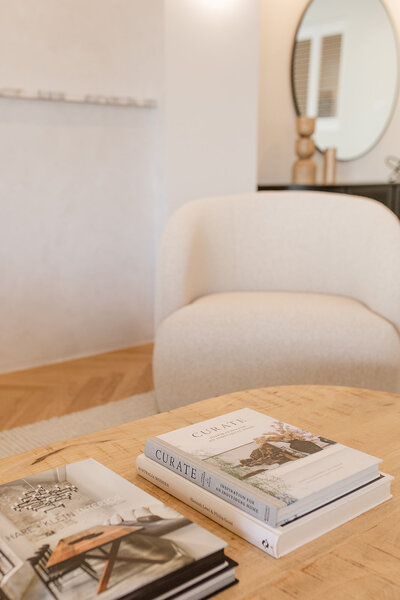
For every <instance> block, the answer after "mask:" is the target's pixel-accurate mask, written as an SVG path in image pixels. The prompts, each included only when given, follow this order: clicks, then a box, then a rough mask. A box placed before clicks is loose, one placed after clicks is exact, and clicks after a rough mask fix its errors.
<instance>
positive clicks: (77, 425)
mask: <svg viewBox="0 0 400 600" xmlns="http://www.w3.org/2000/svg"><path fill="white" fill-rule="evenodd" d="M157 412H158V409H157V406H156V400H155V393H154V391H152V392H147V393H146V394H136V395H135V396H130V397H129V398H125V399H124V400H119V401H117V402H110V403H108V404H102V405H101V406H95V407H94V408H89V409H87V410H81V411H79V412H74V413H71V414H69V415H65V416H63V417H53V418H52V419H48V420H46V421H39V422H38V423H33V424H32V425H25V426H24V427H15V428H14V429H7V430H6V431H2V432H0V458H4V457H5V456H11V455H12V454H18V453H20V452H25V451H26V450H32V449H33V448H38V447H39V446H45V445H47V444H54V443H55V442H61V441H63V440H67V439H69V438H71V437H76V436H78V435H85V434H87V433H93V432H94V431H101V430H102V429H108V428H109V427H116V426H117V425H122V423H129V421H136V419H142V418H144V417H149V416H150V415H154V414H156V413H157Z"/></svg>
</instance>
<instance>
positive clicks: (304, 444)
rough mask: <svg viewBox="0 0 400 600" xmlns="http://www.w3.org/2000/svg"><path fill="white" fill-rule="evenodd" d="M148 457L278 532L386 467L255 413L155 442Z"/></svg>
mask: <svg viewBox="0 0 400 600" xmlns="http://www.w3.org/2000/svg"><path fill="white" fill-rule="evenodd" d="M145 455H146V456H147V457H148V458H150V459H151V460H154V461H156V462H158V463H160V464H162V465H163V466H165V467H166V468H168V469H170V470H172V471H175V472H176V473H177V474H179V475H181V476H182V477H185V478H187V479H188V480H190V481H192V482H193V483H195V484H197V485H198V486H201V487H204V488H206V489H207V490H208V491H210V492H211V493H213V494H215V495H217V496H219V497H220V498H222V499H223V500H226V501H227V502H229V503H231V504H233V505H234V506H237V507H238V508H240V509H241V510H243V511H245V512H247V513H248V514H251V515H252V516H254V517H255V518H257V519H259V520H260V521H262V522H264V523H267V524H268V525H271V526H272V527H276V526H278V525H282V524H284V523H286V522H288V521H291V520H293V519H296V518H298V517H300V516H302V515H304V514H306V513H308V512H310V511H312V510H314V509H315V508H317V507H320V506H322V505H323V504H326V503H327V502H330V501H332V500H334V499H335V498H338V497H339V496H342V495H343V494H346V493H347V492H349V491H352V490H354V489H355V488H357V487H360V486H361V485H363V484H365V483H368V482H369V481H372V480H373V479H377V478H378V477H379V471H378V465H379V463H380V462H381V461H380V460H379V459H378V458H376V457H374V456H370V455H369V454H366V453H364V452H360V451H358V450H355V449H352V448H349V447H347V446H344V445H342V444H339V443H336V442H334V441H332V440H330V439H327V438H325V437H324V436H322V435H318V434H314V433H311V432H309V431H305V430H303V429H300V428H298V427H294V426H293V425H289V424H288V423H284V422H282V421H279V420H277V419H273V418H271V417H268V416H266V415H264V414H262V413H259V412H257V411H255V410H252V409H249V408H243V409H240V410H236V411H234V412H231V413H228V414H225V415H221V416H219V417H215V418H213V419H209V420H207V421H203V422H201V423H196V424H194V425H189V426H187V427H183V428H181V429H177V430H175V431H171V432H169V433H165V434H162V435H159V436H157V437H154V438H150V439H148V440H146V444H145Z"/></svg>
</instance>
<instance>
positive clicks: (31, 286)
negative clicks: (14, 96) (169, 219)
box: [0, 0, 259, 371]
mask: <svg viewBox="0 0 400 600" xmlns="http://www.w3.org/2000/svg"><path fill="white" fill-rule="evenodd" d="M74 2H75V3H76V4H74ZM80 2H81V0H79V2H78V0H73V2H71V1H70V0H68V1H67V0H63V6H64V8H65V6H67V5H69V6H70V7H71V8H74V6H75V7H76V10H81V7H83V8H82V10H83V12H84V13H85V14H84V16H85V18H84V19H83V20H82V19H81V20H79V19H75V18H72V17H71V15H70V17H71V19H70V20H69V21H68V27H71V28H72V29H73V31H74V36H72V38H71V39H70V38H65V36H64V37H63V36H62V30H60V31H59V35H58V36H57V35H54V32H53V35H52V36H51V40H52V45H53V46H54V44H56V45H57V44H60V47H58V46H57V52H60V50H62V44H63V43H64V44H67V45H68V44H72V46H73V48H71V47H68V52H69V55H73V56H74V59H73V60H74V61H75V66H76V68H75V69H70V70H69V71H68V72H66V75H68V77H66V78H65V79H63V80H61V79H60V80H59V81H56V82H55V83H54V84H53V81H54V76H55V73H56V71H54V70H53V71H51V70H50V71H49V72H48V73H49V79H47V80H46V81H45V82H44V83H43V82H42V84H41V85H43V86H50V85H51V86H52V87H53V85H54V86H55V85H57V88H56V89H55V90H54V91H66V92H68V91H74V90H69V89H66V88H67V87H68V85H72V84H73V83H74V82H73V81H72V80H71V76H72V75H73V73H74V72H78V73H79V72H80V71H79V67H80V66H82V65H87V64H88V62H87V61H89V64H92V65H93V61H94V54H93V53H92V50H93V44H94V40H93V32H91V33H90V35H89V33H88V31H87V30H86V29H85V27H86V25H85V24H87V21H88V20H89V21H90V14H91V11H100V12H101V13H102V16H101V15H100V16H97V17H96V19H95V20H94V23H95V25H93V27H95V28H97V30H96V31H97V35H100V33H101V27H106V26H107V19H106V18H104V14H103V13H104V11H103V9H104V10H105V9H106V8H107V9H109V8H110V6H115V3H114V4H113V2H114V0H84V3H83V4H82V5H81V4H80ZM23 3H25V5H26V6H30V4H31V3H30V2H29V1H28V0H18V2H14V0H0V8H2V7H7V11H8V12H7V17H8V22H4V19H3V15H5V14H6V13H2V19H3V21H2V25H0V32H1V31H3V33H4V35H6V30H7V29H8V30H9V31H11V32H12V31H14V34H15V31H20V30H21V29H20V26H21V19H22V16H23V15H22V16H21V12H20V11H19V8H20V7H21V4H23ZM40 3H41V4H40V5H41V6H42V5H43V6H44V5H46V3H47V4H48V5H49V6H51V7H53V8H54V6H55V5H57V2H56V0H40ZM35 6H37V5H36V3H35ZM78 7H79V9H78ZM118 8H119V10H122V11H123V17H121V14H119V16H118V19H117V21H118V23H119V25H118V23H117V24H115V23H114V25H113V31H114V33H115V27H117V30H119V29H118V27H119V28H120V29H121V31H122V32H123V35H121V38H120V39H119V42H118V48H117V50H118V53H119V54H118V55H119V56H120V57H121V56H124V57H125V58H124V60H123V64H121V68H123V69H124V72H125V73H126V72H128V76H129V77H130V78H131V82H130V84H129V86H127V88H126V90H125V89H124V90H122V89H119V87H118V89H116V90H115V93H116V94H126V93H132V91H133V89H134V87H135V86H134V83H140V85H139V86H138V87H139V88H140V92H142V91H143V90H147V95H150V94H151V95H158V96H159V98H160V106H159V108H156V109H134V108H117V107H110V106H105V107H102V106H90V105H79V104H75V105H73V104H63V103H52V102H38V101H36V102H35V101H25V100H4V99H0V108H1V110H0V139H1V140H2V143H1V144H0V165H1V166H0V169H1V177H0V194H1V196H0V197H1V199H2V204H1V219H0V256H1V261H0V274H1V288H0V314H1V316H2V327H1V333H2V335H1V345H0V371H10V370H15V369H20V368H25V367H29V366H34V365H39V364H44V363H50V362H54V361H59V360H65V359H67V358H75V357H78V356H83V355H89V354H94V353H98V352H103V351H107V350H111V349H115V348H122V347H127V346H132V345H135V344H140V343H143V342H146V341H150V340H151V339H152V338H153V281H154V272H155V261H156V258H155V255H156V248H157V244H158V238H159V234H160V231H161V229H162V227H163V224H164V221H165V218H166V216H167V215H168V213H169V212H170V211H171V210H173V209H174V208H175V207H176V206H178V205H179V204H181V203H182V202H185V201H187V200H189V199H191V198H195V197H198V196H201V195H208V194H216V193H222V192H242V191H247V190H249V189H254V188H255V185H256V171H257V166H256V154H257V142H256V139H257V113H256V105H257V98H258V92H257V80H258V72H257V58H258V28H259V20H258V0H190V1H189V2H188V0H164V1H163V2H161V0H118ZM13 10H14V11H15V13H14V17H13ZM45 14H46V15H47V13H46V12H45ZM81 15H82V13H81ZM42 16H43V15H42ZM47 16H48V15H47ZM25 17H26V14H25ZM164 17H165V19H164ZM32 19H34V18H33V17H32V18H29V19H26V18H25V21H24V19H22V21H24V22H25V23H26V22H28V23H31V24H32V26H33V24H34V25H35V27H36V28H37V27H40V26H41V24H42V25H43V31H42V32H39V33H42V37H46V35H47V33H48V31H49V29H50V30H51V27H52V22H51V21H50V22H49V21H48V20H46V18H44V19H43V20H41V19H40V18H38V20H37V21H35V20H32ZM80 21H82V28H81V29H80V25H79V23H80ZM14 25H18V27H17V26H16V27H14V28H13V26H14ZM61 25H62V22H61V23H58V24H57V27H59V26H61ZM36 33H37V31H36ZM10 35H13V34H10ZM76 36H77V37H78V38H79V39H81V40H82V39H87V40H88V43H89V46H90V48H89V49H88V52H87V53H86V54H85V57H86V58H85V61H86V62H85V61H83V60H82V65H80V62H79V52H76ZM79 36H81V37H79ZM36 37H37V36H36ZM39 38H40V39H41V36H40V35H39ZM39 38H38V39H39ZM117 38H118V36H117ZM117 38H115V36H114V37H113V38H112V39H114V40H116V39H117ZM95 39H96V40H97V41H96V44H98V38H97V37H96V38H95ZM9 41H10V42H12V38H11V39H9ZM35 43H37V44H39V47H41V46H40V43H39V41H37V42H35ZM115 43H116V42H115ZM0 48H1V36H0ZM15 48H17V46H15ZM41 48H42V47H41ZM97 48H98V52H99V53H100V56H99V61H98V65H97V69H98V71H97V73H96V75H95V76H94V78H93V79H92V80H91V81H92V83H93V85H95V84H96V86H97V88H96V90H95V91H96V92H97V93H101V90H102V88H101V74H102V65H103V61H104V56H105V55H104V56H103V54H102V51H101V44H100V46H97ZM51 49H52V46H50V48H49V52H51ZM109 49H110V44H109V38H107V43H105V48H103V50H104V52H105V53H106V55H107V56H108V54H107V52H108V51H109ZM42 50H43V48H42V49H41V50H40V51H41V52H42ZM89 50H90V51H89ZM21 52H25V53H26V45H23V48H22V49H21ZM68 52H67V54H68ZM82 52H83V51H82ZM25 55H26V54H25ZM16 58H17V56H15V57H14V59H13V60H14V64H15V65H16V67H17V66H18V65H19V66H18V69H19V76H20V77H23V75H24V70H23V68H22V67H21V65H22V66H23V64H24V61H21V60H20V61H19V62H18V61H17V60H16ZM86 59H87V60H86ZM2 60H3V61H4V60H5V57H4V56H3V58H0V64H1V61H2ZM121 60H122V59H121ZM5 62H7V61H6V60H5ZM34 62H35V61H34ZM120 62H121V61H120ZM35 65H36V67H38V66H39V67H40V61H39V63H38V62H37V61H36V62H35ZM118 65H119V62H118V61H117V62H116V63H115V64H114V66H112V65H110V64H109V63H108V64H107V65H106V70H105V72H106V73H110V72H112V68H114V69H118ZM36 67H35V68H36ZM85 68H86V67H85ZM82 69H83V70H82V72H81V76H82V77H81V80H80V82H78V83H80V88H79V89H80V90H82V89H83V88H82V85H81V84H82V83H84V70H85V69H84V68H83V67H82ZM28 72H29V64H26V73H28ZM29 77H30V76H29ZM29 77H28V78H27V80H28V83H29V86H28V85H26V87H29V88H30V87H31V86H33V85H35V82H36V78H29ZM106 79H107V86H108V87H107V89H105V90H104V91H105V93H107V94H108V93H110V91H111V92H112V90H111V88H110V86H109V85H108V84H109V78H108V77H107V78H106ZM117 80H118V82H119V83H121V81H122V78H121V77H118V78H117V79H115V80H114V84H115V85H113V86H111V87H113V89H114V87H116V82H117ZM2 84H3V82H2V81H0V87H2ZM4 84H5V85H6V86H8V85H9V84H11V82H8V81H7V82H4ZM12 85H18V80H17V79H15V80H13V81H12ZM19 85H21V87H25V85H24V83H23V82H22V83H21V84H19ZM38 85H39V84H38ZM64 85H65V86H66V87H65V89H62V87H63V86H64ZM60 87H61V90H60ZM128 88H129V89H128ZM88 91H89V92H90V91H92V90H90V89H89V90H88ZM144 93H145V92H144V91H143V94H144Z"/></svg>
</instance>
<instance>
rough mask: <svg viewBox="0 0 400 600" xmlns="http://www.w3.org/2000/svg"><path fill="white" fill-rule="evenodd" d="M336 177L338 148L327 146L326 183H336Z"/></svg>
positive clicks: (325, 153)
mask: <svg viewBox="0 0 400 600" xmlns="http://www.w3.org/2000/svg"><path fill="white" fill-rule="evenodd" d="M335 178H336V148H327V149H326V150H325V152H324V183H325V184H326V185H330V184H332V183H335Z"/></svg>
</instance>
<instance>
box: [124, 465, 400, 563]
mask: <svg viewBox="0 0 400 600" xmlns="http://www.w3.org/2000/svg"><path fill="white" fill-rule="evenodd" d="M136 469H137V472H138V473H139V475H141V476H142V477H145V478H146V479H148V480H149V481H151V482H152V483H154V484H155V485H157V486H158V487H160V488H161V489H163V490H165V491H167V492H169V493H170V494H172V495H173V496H175V497H176V498H178V499H179V500H181V501H182V502H185V503H186V504H188V505H189V506H191V507H192V508H195V509H196V510H198V511H199V512H201V513H202V514H204V515H206V516H207V517H209V518H210V519H212V520H213V521H215V522H216V523H219V524H220V525H222V526H223V527H226V529H229V530H230V531H233V533H236V534H237V535H239V536H240V537H242V538H243V539H245V540H246V541H248V542H250V543H251V544H253V545H254V546H256V547H257V548H260V549H261V550H264V552H267V553H268V554H270V555H271V556H274V557H275V558H279V557H281V556H284V555H285V554H288V553H289V552H291V551H292V550H295V549H296V548H299V547H300V546H303V545H304V544H306V543H307V542H311V541H312V540H314V539H316V538H318V537H320V536H321V535H323V534H324V533H327V532H328V531H331V530H332V529H335V528H336V527H338V526H339V525H342V524H343V523H346V522H347V521H350V520H351V519H353V518H354V517H357V516H358V515H361V514H362V513H364V512H366V511H367V510H369V509H371V508H373V507H375V506H377V505H379V504H381V503H382V502H384V501H385V500H388V499H389V498H391V494H390V484H391V482H392V480H393V477H391V476H390V475H386V474H380V475H379V478H378V479H376V480H375V481H372V482H370V483H368V484H364V485H363V486H362V487H360V488H359V489H357V490H355V491H353V492H350V493H347V494H346V495H345V496H343V497H341V498H339V499H337V500H334V501H332V502H330V503H329V504H327V505H325V506H323V507H321V508H318V509H316V510H314V511H313V512H311V513H309V514H307V515H305V516H303V517H300V518H298V519H296V520H295V521H292V522H290V523H287V524H286V525H283V526H278V527H270V526H269V525H267V524H265V523H261V522H260V521H259V520H258V519H256V518H254V517H252V516H251V515H249V514H247V513H245V512H244V511H242V510H240V509H239V508H236V507H235V506H233V505H231V504H229V503H228V502H225V500H222V499H221V498H219V497H218V496H216V495H215V494H212V493H211V492H209V491H208V490H206V489H205V488H202V487H199V486H197V485H196V484H194V483H191V482H190V481H189V480H187V479H185V478H184V477H181V476H180V475H177V474H176V473H174V472H173V471H171V470H169V469H166V468H165V467H163V466H161V465H160V464H158V463H156V462H154V461H153V460H151V459H149V458H147V457H146V456H145V455H144V454H141V455H140V456H138V457H137V459H136Z"/></svg>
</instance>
